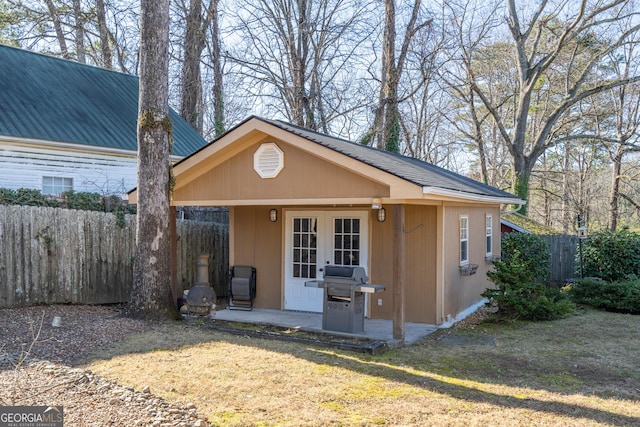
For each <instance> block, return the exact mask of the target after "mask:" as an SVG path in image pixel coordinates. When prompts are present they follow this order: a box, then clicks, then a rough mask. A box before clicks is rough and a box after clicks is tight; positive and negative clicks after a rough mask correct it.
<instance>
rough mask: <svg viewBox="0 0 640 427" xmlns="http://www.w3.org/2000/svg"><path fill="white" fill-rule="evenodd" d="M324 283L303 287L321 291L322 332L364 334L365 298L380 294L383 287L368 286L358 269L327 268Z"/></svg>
mask: <svg viewBox="0 0 640 427" xmlns="http://www.w3.org/2000/svg"><path fill="white" fill-rule="evenodd" d="M323 279H324V280H312V281H309V282H306V283H305V286H309V287H318V288H324V304H323V306H322V329H326V330H330V331H337V332H349V333H359V332H364V304H365V297H364V294H365V293H374V292H380V291H383V290H384V289H385V286H382V285H371V284H369V283H367V282H368V280H369V278H368V277H367V272H366V270H365V269H364V267H360V266H342V265H327V266H325V267H324V277H323Z"/></svg>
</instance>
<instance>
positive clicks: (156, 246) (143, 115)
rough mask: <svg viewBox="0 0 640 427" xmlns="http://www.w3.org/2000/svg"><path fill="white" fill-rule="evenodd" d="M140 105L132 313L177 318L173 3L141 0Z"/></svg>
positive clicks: (149, 316)
mask: <svg viewBox="0 0 640 427" xmlns="http://www.w3.org/2000/svg"><path fill="white" fill-rule="evenodd" d="M140 16H141V23H140V94H139V106H138V113H139V115H138V215H137V231H136V240H137V247H136V258H135V262H134V268H133V288H132V290H131V299H130V301H129V305H128V308H127V313H128V314H129V315H130V316H135V317H147V318H167V317H175V316H176V315H177V310H176V305H175V303H174V302H173V298H172V295H171V266H170V259H171V236H170V230H169V217H170V213H169V180H170V177H169V175H170V167H169V152H170V147H169V145H170V140H171V120H170V119H169V78H168V75H169V70H168V46H169V0H141V9H140Z"/></svg>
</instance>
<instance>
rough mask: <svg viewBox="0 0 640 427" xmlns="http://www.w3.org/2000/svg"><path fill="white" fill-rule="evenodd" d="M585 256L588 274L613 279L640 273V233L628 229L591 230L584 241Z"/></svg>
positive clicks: (584, 268)
mask: <svg viewBox="0 0 640 427" xmlns="http://www.w3.org/2000/svg"><path fill="white" fill-rule="evenodd" d="M578 258H580V255H579V254H578ZM582 260H583V270H582V275H583V276H585V277H599V278H601V279H603V280H605V281H608V282H614V281H618V280H624V279H625V278H626V277H628V276H629V275H636V276H640V234H637V233H633V232H631V231H629V230H621V231H618V232H613V231H608V230H607V231H596V232H594V233H591V235H590V236H589V238H588V239H585V240H584V241H583V243H582ZM578 264H580V259H578Z"/></svg>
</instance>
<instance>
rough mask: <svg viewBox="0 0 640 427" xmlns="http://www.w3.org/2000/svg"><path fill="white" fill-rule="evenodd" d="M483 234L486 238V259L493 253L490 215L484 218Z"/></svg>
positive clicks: (491, 219)
mask: <svg viewBox="0 0 640 427" xmlns="http://www.w3.org/2000/svg"><path fill="white" fill-rule="evenodd" d="M485 223H486V225H485V234H486V236H487V257H490V256H491V253H492V252H493V218H492V216H491V215H490V214H487V215H486V216H485Z"/></svg>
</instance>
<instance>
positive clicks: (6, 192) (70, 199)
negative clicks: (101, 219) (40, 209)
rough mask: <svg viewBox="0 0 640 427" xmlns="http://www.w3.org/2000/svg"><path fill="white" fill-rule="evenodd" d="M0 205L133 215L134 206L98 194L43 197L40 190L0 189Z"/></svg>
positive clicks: (67, 192)
mask: <svg viewBox="0 0 640 427" xmlns="http://www.w3.org/2000/svg"><path fill="white" fill-rule="evenodd" d="M0 204H2V205H20V206H49V207H52V208H58V207H63V208H68V209H79V210H88V211H100V212H114V213H120V214H122V215H124V214H135V213H136V206H135V205H129V204H127V202H126V201H125V200H122V199H121V198H120V197H118V196H107V197H103V196H102V195H101V194H99V193H89V192H75V191H65V192H64V193H62V194H61V195H60V197H56V196H45V195H43V194H42V193H41V192H40V190H34V189H30V188H20V189H18V190H11V189H8V188H0Z"/></svg>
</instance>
